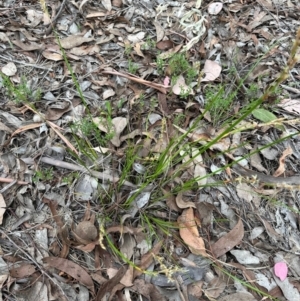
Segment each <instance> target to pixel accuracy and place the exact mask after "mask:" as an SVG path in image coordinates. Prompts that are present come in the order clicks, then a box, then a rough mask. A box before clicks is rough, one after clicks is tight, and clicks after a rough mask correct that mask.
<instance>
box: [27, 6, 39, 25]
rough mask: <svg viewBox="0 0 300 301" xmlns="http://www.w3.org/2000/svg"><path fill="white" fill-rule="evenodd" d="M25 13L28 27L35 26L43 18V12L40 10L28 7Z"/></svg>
mask: <svg viewBox="0 0 300 301" xmlns="http://www.w3.org/2000/svg"><path fill="white" fill-rule="evenodd" d="M26 14H27V20H28V21H29V22H28V24H27V25H28V26H30V27H36V26H37V25H39V24H40V23H41V21H42V19H43V13H42V12H41V11H36V10H33V9H28V10H27V11H26Z"/></svg>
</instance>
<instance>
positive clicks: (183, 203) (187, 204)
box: [176, 192, 196, 209]
mask: <svg viewBox="0 0 300 301" xmlns="http://www.w3.org/2000/svg"><path fill="white" fill-rule="evenodd" d="M176 204H177V206H178V207H179V208H181V209H183V208H190V207H191V208H196V205H195V203H194V202H191V201H185V200H184V199H183V193H182V192H180V193H178V195H177V197H176Z"/></svg>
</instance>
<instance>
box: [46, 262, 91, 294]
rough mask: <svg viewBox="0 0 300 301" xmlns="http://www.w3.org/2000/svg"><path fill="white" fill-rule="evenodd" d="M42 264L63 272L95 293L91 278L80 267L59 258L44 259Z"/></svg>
mask: <svg viewBox="0 0 300 301" xmlns="http://www.w3.org/2000/svg"><path fill="white" fill-rule="evenodd" d="M43 262H44V263H45V264H48V265H49V266H51V267H53V268H56V269H58V270H60V271H63V272H65V273H67V274H68V275H70V276H71V277H73V278H74V279H76V280H78V281H79V282H80V283H81V284H83V285H85V286H86V287H87V288H88V289H90V290H91V291H92V292H94V291H95V288H94V283H93V280H92V278H91V276H90V275H89V274H88V273H87V272H86V271H85V269H84V268H82V267H81V266H80V265H78V264H76V263H74V262H72V261H70V260H68V259H65V258H60V257H44V258H43Z"/></svg>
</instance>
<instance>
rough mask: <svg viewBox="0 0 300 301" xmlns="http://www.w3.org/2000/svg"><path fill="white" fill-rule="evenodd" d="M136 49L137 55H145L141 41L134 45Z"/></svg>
mask: <svg viewBox="0 0 300 301" xmlns="http://www.w3.org/2000/svg"><path fill="white" fill-rule="evenodd" d="M133 49H134V51H135V52H136V54H137V55H139V56H141V57H145V56H144V54H143V52H142V50H141V44H140V43H136V44H135V46H134V47H133Z"/></svg>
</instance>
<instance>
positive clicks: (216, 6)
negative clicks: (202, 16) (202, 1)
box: [207, 2, 223, 15]
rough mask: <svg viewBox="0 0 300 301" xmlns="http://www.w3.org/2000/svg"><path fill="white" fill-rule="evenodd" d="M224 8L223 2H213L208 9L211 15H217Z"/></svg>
mask: <svg viewBox="0 0 300 301" xmlns="http://www.w3.org/2000/svg"><path fill="white" fill-rule="evenodd" d="M222 8H223V3H222V2H213V3H211V4H209V5H208V8H207V11H208V13H209V14H210V15H217V14H218V13H219V12H220V11H221V10H222Z"/></svg>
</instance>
